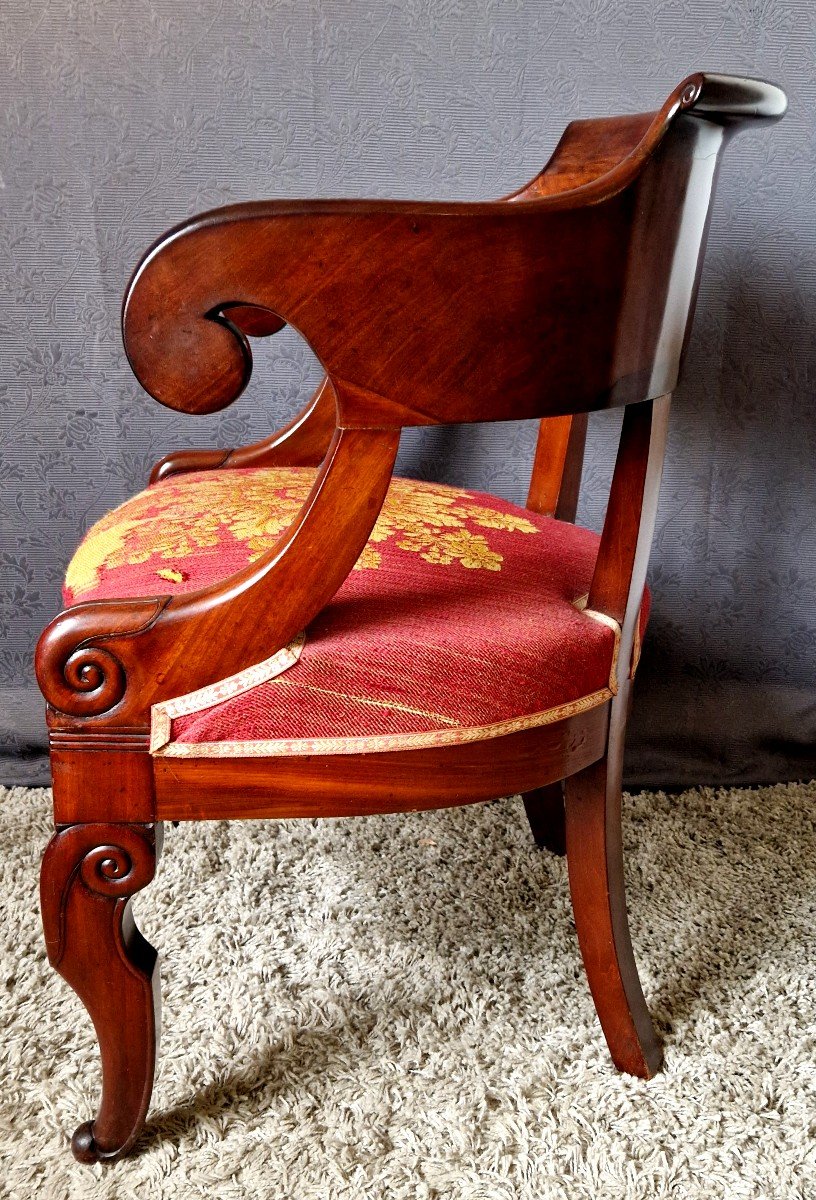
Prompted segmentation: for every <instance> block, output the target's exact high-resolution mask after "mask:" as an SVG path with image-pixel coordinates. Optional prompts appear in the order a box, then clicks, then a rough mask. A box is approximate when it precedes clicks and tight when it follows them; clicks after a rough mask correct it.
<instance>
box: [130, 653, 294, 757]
mask: <svg viewBox="0 0 816 1200" xmlns="http://www.w3.org/2000/svg"><path fill="white" fill-rule="evenodd" d="M305 645H306V634H305V633H299V634H298V636H297V637H296V638H295V639H294V641H292V642H290V643H289V645H288V646H284V647H283V649H282V650H278V651H277V653H276V654H273V655H272V656H271V658H267V659H264V661H263V662H259V663H256V664H255V665H254V666H252V667H246V668H245V670H243V671H238V672H237V674H235V675H230V676H228V678H226V679H219V681H218V682H217V683H210V684H208V685H207V686H206V687H202V688H198V689H197V691H195V692H187V694H186V695H184V696H177V697H176V698H175V699H173V700H163V701H162V702H161V703H160V704H154V705H153V706H152V708H151V710H150V714H151V721H150V753H151V754H159V753H163V752H164V753H166V751H162V747H164V746H166V745H167V743H168V742H169V741H170V738H171V736H172V729H173V720H174V718H175V717H186V716H187V715H188V714H189V713H196V712H201V711H202V710H203V709H205V708H212V707H213V705H215V704H222V703H223V702H224V701H225V700H231V699H232V698H233V697H234V696H240V695H241V694H242V692H251V691H252V689H253V688H255V687H258V686H259V684H261V683H266V682H267V681H268V680H270V679H274V678H275V677H276V676H277V675H281V674H283V672H284V671H288V669H289V667H293V666H294V665H295V663H296V662H297V661H298V659H299V658H300V655H301V652H302V651H303V647H304V646H305Z"/></svg>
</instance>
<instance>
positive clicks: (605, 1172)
mask: <svg viewBox="0 0 816 1200" xmlns="http://www.w3.org/2000/svg"><path fill="white" fill-rule="evenodd" d="M49 818H50V814H49V804H48V794H47V793H46V792H44V791H38V790H26V789H22V788H17V789H12V790H10V791H5V792H4V791H2V789H0V837H1V838H2V847H1V848H0V870H2V888H1V889H0V904H2V906H3V913H2V921H0V930H2V939H3V950H2V955H3V958H2V964H0V965H1V966H2V988H0V994H1V995H2V1021H3V1029H2V1042H1V1043H0V1055H2V1060H3V1062H2V1067H3V1087H2V1101H1V1102H0V1103H1V1104H2V1111H1V1112H0V1156H2V1166H1V1169H0V1195H2V1196H4V1197H9V1198H13V1200H17V1198H21V1200H33V1198H34V1197H36V1198H37V1200H41V1198H43V1200H45V1198H47V1200H52V1198H53V1200H62V1198H63V1197H66V1198H71V1200H73V1198H74V1197H81V1198H82V1200H96V1198H102V1197H104V1198H106V1200H126V1198H128V1197H134V1198H135V1197H138V1198H139V1200H147V1198H151V1200H152V1198H153V1197H162V1198H164V1197H174V1198H176V1197H177V1198H179V1200H191V1198H193V1197H199V1196H200V1197H208V1198H210V1197H216V1198H218V1200H232V1198H237V1197H244V1196H247V1197H253V1198H257V1200H265V1198H267V1197H268V1198H270V1200H271V1198H273V1197H274V1198H278V1197H280V1198H281V1200H283V1198H285V1200H334V1198H340V1197H342V1198H343V1200H346V1198H348V1200H358V1198H359V1200H363V1198H364V1197H365V1198H366V1200H370V1198H372V1197H382V1198H386V1197H387V1198H389V1200H391V1198H394V1200H402V1198H405V1200H417V1198H418V1200H443V1198H444V1200H448V1198H449V1200H548V1198H550V1197H553V1198H556V1197H558V1198H561V1197H567V1198H570V1200H572V1198H573V1197H575V1198H582V1200H583V1198H584V1197H586V1198H587V1200H589V1198H590V1197H591V1198H592V1200H598V1198H599V1197H603V1198H607V1197H608V1198H617V1197H626V1200H635V1198H636V1197H637V1198H640V1197H643V1198H646V1197H672V1198H679V1200H696V1198H698V1197H700V1198H702V1197H705V1198H706V1200H709V1198H715V1197H724V1198H728V1200H735V1198H742V1197H762V1198H763V1200H788V1198H791V1200H794V1198H796V1200H799V1198H802V1200H805V1198H808V1200H810V1198H812V1197H813V1196H814V1195H816V1066H815V1065H814V1060H815V1059H816V1037H815V1036H814V1031H815V1029H816V987H814V983H815V982H816V954H814V949H815V948H814V925H815V924H816V922H814V898H816V786H814V785H810V786H806V785H792V786H778V787H771V788H763V789H760V790H756V791H750V790H740V791H736V790H735V791H711V790H703V789H701V790H699V791H690V792H686V793H685V794H684V795H681V796H668V795H664V794H662V793H657V794H642V795H639V796H635V797H632V798H631V799H627V801H626V843H627V847H628V854H629V857H628V875H629V880H630V901H631V904H630V907H631V920H632V929H633V937H634V941H635V944H636V950H637V954H638V958H639V962H640V967H641V974H642V978H643V982H644V987H645V991H646V995H647V999H648V1000H649V1003H650V1005H651V1007H652V1011H653V1012H654V1013H655V1015H656V1019H657V1021H658V1023H659V1026H660V1028H661V1029H662V1031H663V1033H664V1035H665V1038H666V1065H665V1068H664V1071H663V1073H662V1074H661V1075H660V1076H659V1077H658V1078H656V1079H655V1080H653V1081H652V1082H650V1083H643V1082H639V1081H637V1080H633V1079H629V1078H625V1077H623V1076H621V1075H618V1074H617V1073H616V1072H615V1071H614V1070H613V1068H612V1065H611V1063H610V1061H609V1059H608V1057H607V1054H606V1049H605V1046H604V1043H603V1039H602V1036H601V1032H600V1029H599V1027H598V1025H597V1023H596V1020H595V1015H594V1011H593V1008H592V1004H591V1002H590V999H589V995H588V992H587V987H586V984H585V981H584V976H583V973H582V968H581V964H580V961H579V956H578V949H577V945H576V941H575V936H574V931H573V926H572V922H571V919H570V909H569V900H568V893H567V879H566V868H565V864H564V862H563V861H561V860H560V859H557V858H555V857H553V856H552V855H551V854H549V853H547V852H546V851H537V850H536V849H535V848H534V845H533V843H532V840H531V838H530V835H529V832H528V829H527V826H526V822H525V818H524V812H523V809H522V806H521V802H520V801H519V800H518V799H512V800H504V801H499V802H496V803H493V804H488V805H482V806H474V807H471V808H464V809H459V810H454V811H450V812H437V813H427V814H421V815H411V816H393V817H391V816H389V817H372V818H367V819H364V820H363V819H350V820H335V821H299V822H296V821H291V822H281V823H273V822H255V823H252V822H244V823H235V824H231V825H227V824H224V823H217V824H208V825H192V826H181V827H180V828H178V829H173V828H168V830H167V835H168V836H167V839H166V846H165V854H164V857H163V859H162V862H161V866H160V870H159V874H158V876H157V878H156V880H155V881H154V883H153V884H152V885H151V886H150V888H149V889H148V890H147V891H146V892H144V893H142V894H141V895H140V897H139V898H138V899H137V904H136V911H137V917H138V919H139V921H140V924H141V927H142V929H143V930H144V931H145V933H146V934H147V936H148V937H149V938H150V939H151V940H152V941H153V943H154V944H155V945H156V946H157V948H158V949H159V950H160V952H161V953H162V958H163V970H162V980H163V990H164V1013H163V1025H164V1028H163V1034H162V1046H161V1054H160V1060H159V1067H158V1072H157V1079H156V1089H155V1092H154V1094H153V1105H152V1108H151V1113H150V1117H149V1120H148V1125H147V1129H146V1132H145V1135H144V1137H143V1139H142V1141H141V1142H140V1144H139V1147H138V1153H137V1154H136V1155H135V1157H133V1158H131V1159H130V1160H128V1161H125V1162H122V1163H119V1164H116V1165H115V1166H112V1167H105V1168H103V1167H99V1166H97V1167H93V1168H89V1167H83V1166H80V1165H79V1164H77V1163H74V1161H73V1159H72V1158H71V1155H70V1151H69V1148H68V1140H67V1139H68V1136H69V1135H70V1133H71V1131H72V1130H73V1128H74V1125H75V1124H76V1123H77V1122H78V1121H79V1120H80V1119H85V1118H86V1117H88V1116H89V1115H91V1113H92V1111H93V1109H94V1106H95V1102H96V1097H97V1086H98V1075H97V1070H98V1067H97V1059H96V1055H95V1043H94V1041H93V1038H92V1036H91V1030H90V1024H89V1021H88V1020H87V1019H86V1017H85V1015H84V1011H83V1010H82V1008H81V1006H80V1004H79V1002H78V1001H77V1000H76V998H75V997H74V995H73V993H71V992H70V991H69V990H68V988H67V987H66V986H65V985H64V984H63V983H62V981H61V980H60V979H59V978H58V977H57V976H56V975H55V974H54V973H53V972H52V971H51V969H50V968H49V967H48V966H47V964H46V959H45V953H44V950H43V945H42V940H41V934H40V927H39V918H38V910H37V901H36V892H37V869H38V861H39V856H40V853H41V850H42V847H43V846H44V844H45V841H46V839H47V838H48V836H49Z"/></svg>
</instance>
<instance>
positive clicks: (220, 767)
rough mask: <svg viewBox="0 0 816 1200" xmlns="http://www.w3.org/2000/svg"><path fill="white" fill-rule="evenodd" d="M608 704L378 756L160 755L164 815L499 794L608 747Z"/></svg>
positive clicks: (450, 801) (329, 810)
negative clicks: (519, 728)
mask: <svg viewBox="0 0 816 1200" xmlns="http://www.w3.org/2000/svg"><path fill="white" fill-rule="evenodd" d="M608 726H609V704H608V703H607V704H603V705H600V706H599V707H597V708H594V709H590V711H589V712H586V713H582V714H581V715H580V716H576V717H570V718H568V719H567V720H564V721H558V722H556V723H554V724H552V725H543V726H541V727H540V728H537V729H528V730H525V731H523V732H520V733H511V734H505V735H503V736H502V737H497V738H492V739H490V740H487V741H481V742H471V743H469V744H465V745H459V746H438V747H434V748H432V749H425V750H400V751H390V752H389V751H386V752H383V753H377V754H329V755H324V756H320V755H309V756H306V757H303V758H243V759H234V758H233V759H217V758H169V757H168V758H163V757H161V756H159V757H157V758H156V760H155V775H156V812H157V814H158V816H159V819H161V820H174V821H180V820H181V821H184V820H196V819H199V820H200V819H201V818H203V817H208V816H212V817H217V818H219V819H222V818H225V817H230V818H232V817H326V816H365V815H367V814H369V813H382V812H417V811H419V810H421V809H429V808H447V807H450V806H452V805H458V804H472V803H475V802H477V801H481V800H492V799H494V798H495V797H496V796H498V795H501V794H502V793H503V792H505V793H508V794H509V793H512V792H520V791H524V790H526V789H528V788H531V787H533V786H534V785H535V784H538V783H542V782H545V783H546V782H549V781H550V780H552V779H560V778H562V777H563V776H564V775H566V774H568V773H570V772H572V771H577V770H580V769H581V768H582V766H583V765H586V764H588V763H591V762H594V761H596V759H598V758H599V757H600V755H602V754H603V752H604V750H605V748H606V742H607V731H608Z"/></svg>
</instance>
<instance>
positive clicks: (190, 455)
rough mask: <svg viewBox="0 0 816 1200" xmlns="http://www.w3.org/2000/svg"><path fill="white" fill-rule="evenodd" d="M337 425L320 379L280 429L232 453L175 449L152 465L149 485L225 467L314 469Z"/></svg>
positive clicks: (330, 394) (330, 395) (326, 383)
mask: <svg viewBox="0 0 816 1200" xmlns="http://www.w3.org/2000/svg"><path fill="white" fill-rule="evenodd" d="M336 425H337V402H336V400H335V396H334V388H333V387H332V385H331V381H330V380H329V379H327V378H324V379H323V380H322V382H321V383H320V385H319V387H318V388H317V390H316V391H315V393H314V395H313V396H312V397H311V399H310V400H309V403H308V404H307V405H306V407H305V408H304V409H303V411H302V412H300V413H298V415H297V416H296V417H295V418H294V420H293V421H291V422H290V423H289V424H288V425H286V426H284V428H283V429H279V430H277V431H276V432H275V433H273V434H272V435H271V436H270V437H268V438H264V439H263V440H262V441H260V442H253V443H252V445H250V446H240V447H238V448H237V449H235V450H176V451H174V452H173V453H172V454H168V455H166V456H165V457H164V458H163V459H161V460H160V461H159V462H157V463H156V465H155V467H154V468H153V470H152V472H151V474H150V483H151V484H153V483H159V482H160V481H161V480H163V479H169V478H170V476H171V475H181V474H184V473H185V472H188V471H210V470H215V469H220V470H223V469H225V468H227V467H318V466H320V464H321V463H322V462H323V459H324V458H325V457H326V453H327V452H328V449H329V446H330V445H331V441H332V438H333V437H334V431H335V428H336Z"/></svg>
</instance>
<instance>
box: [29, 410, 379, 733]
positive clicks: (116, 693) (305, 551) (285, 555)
mask: <svg viewBox="0 0 816 1200" xmlns="http://www.w3.org/2000/svg"><path fill="white" fill-rule="evenodd" d="M398 443H399V435H398V433H396V432H395V431H393V430H371V431H369V430H338V431H337V433H336V434H335V437H334V440H333V442H332V445H331V446H330V448H329V452H328V454H327V455H326V458H325V461H324V463H323V466H322V468H321V470H320V471H319V472H318V475H317V478H316V479H315V482H314V485H313V487H312V490H311V492H310V494H309V496H308V498H307V499H306V501H305V503H304V505H303V507H302V508H301V510H300V512H299V513H298V515H297V517H296V518H295V520H294V521H293V523H292V525H291V526H290V527H289V529H288V530H286V531H285V532H284V533H283V534H282V535H281V537H280V538H279V539H278V541H277V542H276V544H275V545H274V546H273V547H272V549H271V550H269V551H268V553H267V554H265V555H264V556H263V557H261V558H260V559H258V560H257V561H256V562H254V563H251V564H250V565H249V566H247V567H245V568H244V569H243V570H242V571H239V572H237V573H236V574H234V575H231V576H229V577H228V578H226V579H224V580H222V581H220V582H219V583H218V584H215V585H213V586H211V587H207V588H202V589H200V590H199V591H196V592H190V593H186V594H182V595H177V596H161V597H152V598H149V597H148V598H139V599H133V600H99V601H90V602H88V603H86V604H80V605H77V606H76V607H75V608H70V609H67V610H65V611H64V612H62V613H60V614H59V616H57V617H56V618H55V620H54V621H52V622H51V624H50V625H49V626H48V627H47V629H46V630H45V632H44V633H43V635H42V637H41V639H40V643H39V646H38V649H37V678H38V681H39V684H40V688H41V690H42V692H43V694H44V696H45V698H46V700H47V701H48V703H49V705H50V709H51V711H50V714H49V723H50V725H51V727H52V728H61V729H85V730H87V729H93V728H98V729H103V728H104V729H112V728H118V729H122V728H126V729H128V730H134V729H140V730H146V729H147V726H148V722H149V716H150V707H151V705H152V704H154V703H156V702H157V701H159V700H164V699H169V698H171V697H173V696H178V695H180V694H183V693H185V692H188V691H192V690H195V689H196V688H199V687H203V686H204V685H206V684H208V683H214V682H216V681H217V680H219V679H223V678H224V677H225V676H228V675H231V674H234V673H235V672H237V671H239V670H242V669H243V668H245V667H248V666H252V665H253V664H255V663H257V662H261V661H263V660H264V659H266V658H268V657H269V656H270V655H271V654H274V653H275V652H276V651H277V650H279V649H280V648H281V647H283V646H285V645H286V644H287V643H288V642H290V641H291V640H292V638H293V637H295V636H296V635H297V634H298V633H299V632H301V630H303V629H304V628H305V627H306V626H307V625H308V623H309V622H310V621H311V620H312V619H313V617H314V616H316V614H317V613H318V612H319V611H320V610H321V608H323V606H324V605H325V604H326V603H327V602H328V601H329V600H330V599H331V597H332V596H333V595H334V593H335V592H336V591H337V589H338V588H339V587H340V585H341V583H342V582H343V580H344V579H345V578H346V576H347V575H348V573H349V571H350V570H351V569H352V567H353V566H354V564H355V562H356V561H357V559H358V558H359V556H360V554H361V553H362V550H363V548H364V546H365V544H366V542H367V541H368V537H369V534H370V533H371V530H372V528H373V527H374V523H375V521H376V519H377V516H378V514H379V511H380V508H381V507H382V503H383V500H384V499H385V494H386V492H387V490H388V485H389V483H390V480H391V472H392V470H393V466H394V460H395V458H396V453H397V446H398Z"/></svg>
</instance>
